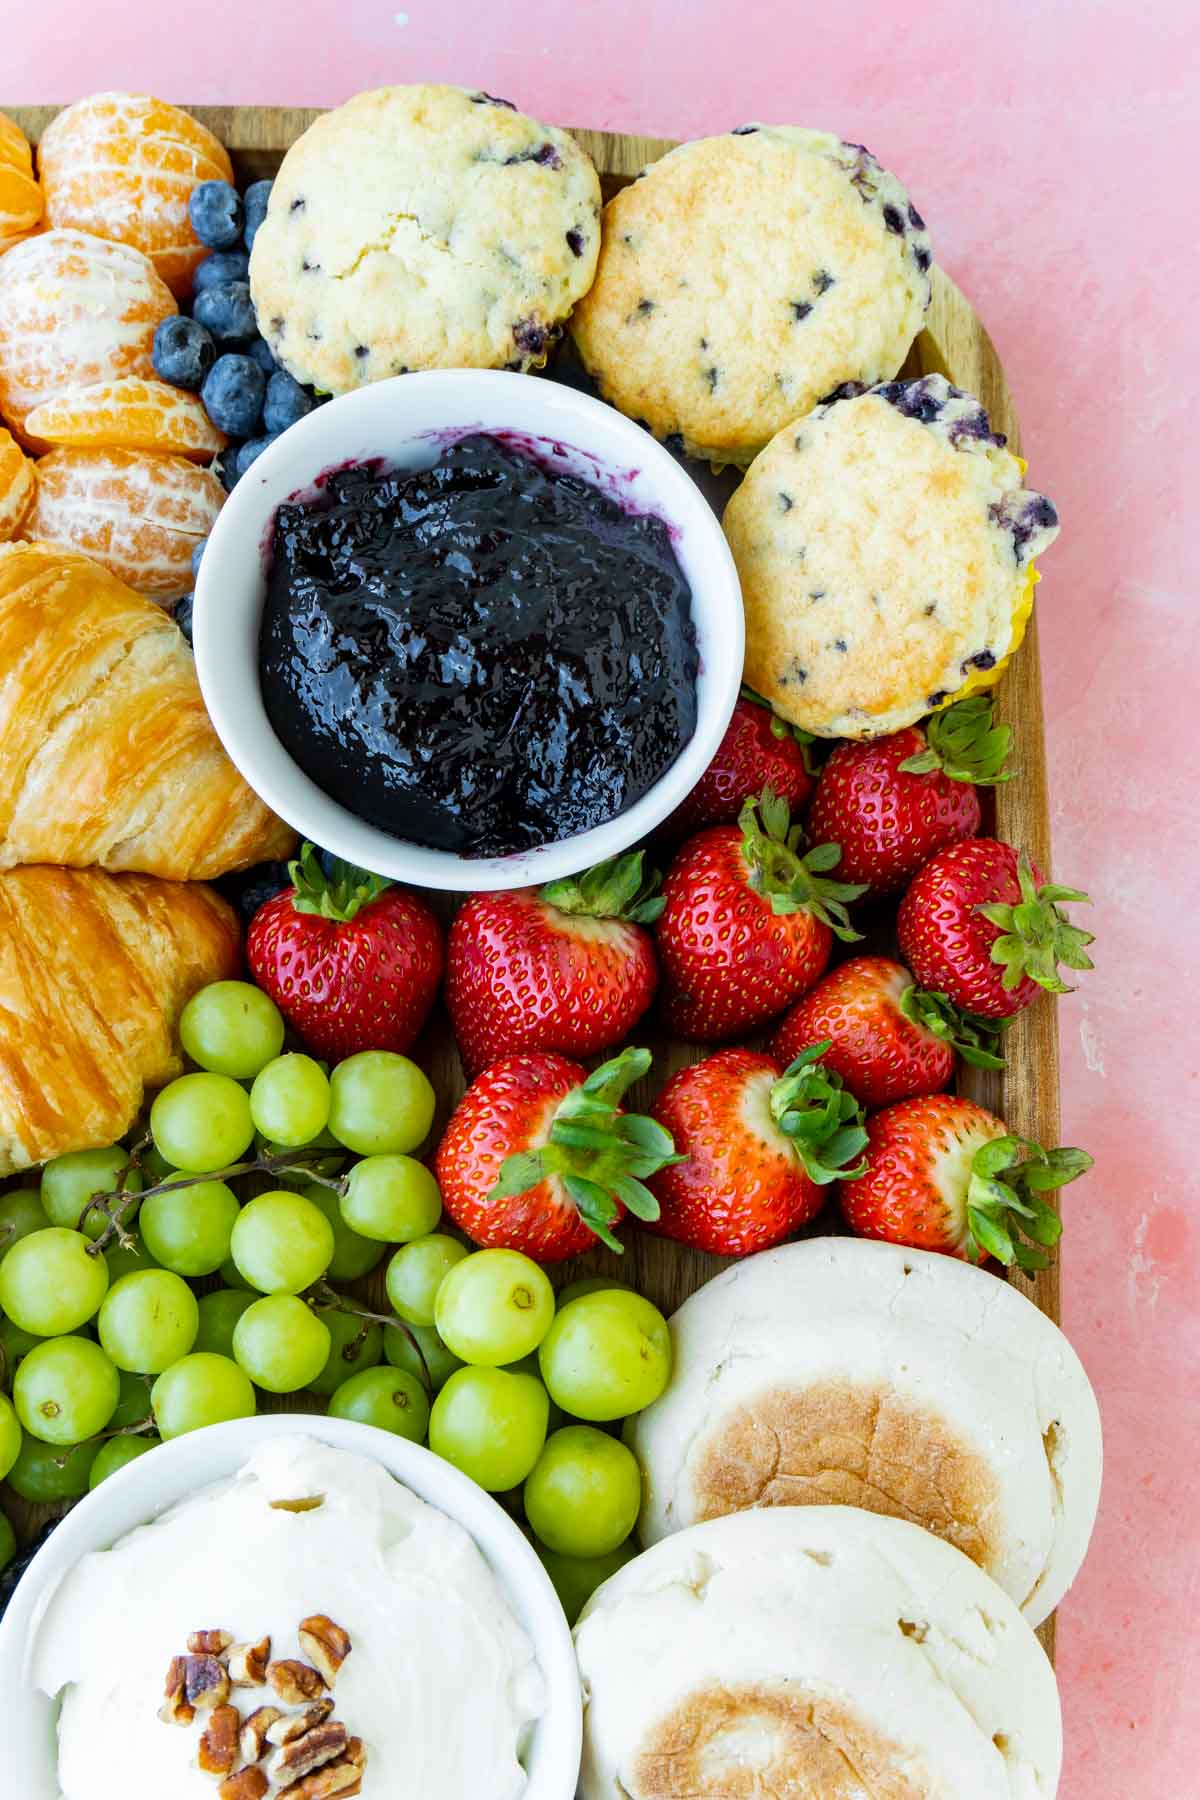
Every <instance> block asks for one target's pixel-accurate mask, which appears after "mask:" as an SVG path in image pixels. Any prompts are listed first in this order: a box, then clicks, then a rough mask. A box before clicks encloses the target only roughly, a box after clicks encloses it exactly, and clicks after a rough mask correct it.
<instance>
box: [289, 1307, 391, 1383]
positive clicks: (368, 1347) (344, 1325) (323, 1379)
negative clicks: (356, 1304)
mask: <svg viewBox="0 0 1200 1800" xmlns="http://www.w3.org/2000/svg"><path fill="white" fill-rule="evenodd" d="M320 1317H321V1319H322V1320H323V1321H324V1323H325V1325H326V1327H327V1328H328V1331H329V1355H328V1356H327V1357H326V1358H325V1366H324V1368H322V1369H319V1370H318V1371H317V1373H316V1374H315V1375H314V1376H313V1378H312V1380H311V1381H310V1382H309V1384H308V1385H309V1387H310V1388H311V1389H312V1391H313V1393H314V1394H324V1395H325V1397H326V1398H327V1399H328V1397H329V1395H330V1394H332V1393H333V1391H334V1389H335V1388H338V1387H340V1386H341V1385H342V1383H343V1382H344V1381H347V1380H348V1379H349V1377H350V1376H351V1375H358V1374H361V1372H362V1371H363V1370H364V1369H373V1368H374V1367H375V1365H376V1363H377V1362H378V1361H379V1360H380V1358H381V1357H382V1355H383V1327H382V1326H381V1325H376V1324H375V1323H374V1321H373V1320H371V1319H364V1318H362V1317H361V1315H360V1314H358V1313H349V1312H339V1311H338V1310H337V1309H336V1308H335V1307H332V1306H330V1307H326V1308H324V1309H323V1310H322V1312H321V1314H320ZM396 1335H397V1336H399V1333H397V1334H396Z"/></svg>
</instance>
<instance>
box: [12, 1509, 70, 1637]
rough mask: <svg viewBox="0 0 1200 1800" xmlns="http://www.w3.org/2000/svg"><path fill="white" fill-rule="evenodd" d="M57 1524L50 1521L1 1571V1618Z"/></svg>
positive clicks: (56, 1521)
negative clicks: (18, 1585)
mask: <svg viewBox="0 0 1200 1800" xmlns="http://www.w3.org/2000/svg"><path fill="white" fill-rule="evenodd" d="M57 1524H58V1520H57V1519H48V1520H47V1521H46V1523H45V1524H44V1525H43V1526H42V1528H41V1530H40V1531H38V1532H37V1533H35V1535H34V1536H33V1537H31V1538H30V1540H29V1542H28V1543H27V1544H26V1545H24V1546H23V1548H22V1549H20V1550H19V1551H18V1552H17V1554H16V1555H15V1556H14V1557H13V1559H12V1561H11V1562H10V1563H8V1564H7V1565H6V1566H5V1568H4V1569H3V1570H0V1618H3V1617H4V1611H5V1608H6V1607H7V1605H8V1603H9V1601H10V1600H11V1599H12V1597H13V1595H14V1594H15V1593H16V1590H17V1583H18V1581H20V1579H21V1577H22V1575H24V1573H25V1571H26V1569H27V1568H28V1567H29V1565H30V1563H31V1562H32V1561H33V1559H34V1557H35V1556H36V1555H37V1553H38V1551H39V1550H40V1549H41V1547H42V1545H43V1544H44V1543H45V1542H46V1539H47V1538H48V1537H49V1536H50V1534H51V1532H52V1531H53V1530H54V1529H55V1527H56V1526H57Z"/></svg>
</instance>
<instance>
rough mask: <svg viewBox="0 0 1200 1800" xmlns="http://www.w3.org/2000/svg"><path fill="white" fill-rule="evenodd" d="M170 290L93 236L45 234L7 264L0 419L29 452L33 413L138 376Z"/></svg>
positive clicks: (2, 283) (0, 307) (0, 275)
mask: <svg viewBox="0 0 1200 1800" xmlns="http://www.w3.org/2000/svg"><path fill="white" fill-rule="evenodd" d="M176 310H177V309H176V305H175V301H174V299H173V297H172V295H171V291H170V289H169V288H167V287H166V286H165V285H164V284H163V282H161V281H160V280H159V278H158V276H157V275H156V273H155V271H154V265H153V263H151V261H150V260H149V258H148V257H145V256H143V255H142V253H141V251H140V250H131V249H130V248H129V246H128V245H126V244H110V243H106V242H105V241H104V239H103V238H98V237H91V236H89V234H88V233H87V232H86V231H44V232H41V233H39V234H38V235H37V236H35V237H30V238H27V239H26V241H25V242H24V243H23V244H18V245H17V246H16V248H15V249H13V250H10V251H9V252H8V255H7V256H5V257H0V414H3V417H4V420H5V423H6V424H7V425H8V426H9V428H10V430H11V431H12V432H13V433H14V434H15V435H16V437H17V438H18V439H20V440H21V441H22V442H23V443H25V444H26V445H27V446H28V447H29V448H31V449H44V448H45V444H44V443H42V442H39V441H38V440H37V439H36V437H34V436H32V435H31V434H29V433H27V432H26V431H25V419H26V417H27V415H28V414H29V413H31V412H32V411H33V410H34V409H35V407H38V406H41V405H42V404H43V403H44V402H45V401H47V400H52V399H53V398H54V397H55V396H56V395H57V394H60V393H62V391H63V390H64V389H65V388H77V387H90V386H92V385H93V383H95V382H101V381H114V380H119V379H120V378H121V377H122V376H127V375H141V376H144V377H145V378H146V380H147V381H152V380H153V379H154V363H153V361H152V360H151V350H152V349H153V345H154V331H155V327H156V326H157V325H158V323H159V321H160V320H161V319H166V318H169V317H170V316H171V315H172V314H173V313H174V312H175V311H176Z"/></svg>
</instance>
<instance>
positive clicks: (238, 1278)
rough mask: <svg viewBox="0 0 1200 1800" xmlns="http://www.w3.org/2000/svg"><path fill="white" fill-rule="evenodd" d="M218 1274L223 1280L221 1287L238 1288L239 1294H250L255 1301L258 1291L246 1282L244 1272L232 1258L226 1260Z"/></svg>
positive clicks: (228, 1257)
mask: <svg viewBox="0 0 1200 1800" xmlns="http://www.w3.org/2000/svg"><path fill="white" fill-rule="evenodd" d="M231 1241H232V1240H231ZM217 1274H218V1275H219V1276H220V1278H221V1285H222V1286H223V1287H227V1288H236V1289H237V1291H238V1292H239V1293H243V1294H249V1296H250V1298H251V1299H252V1300H253V1298H254V1296H255V1294H256V1292H257V1291H258V1290H257V1289H256V1288H253V1287H251V1285H250V1283H249V1282H248V1281H247V1280H246V1277H245V1276H244V1275H243V1274H242V1271H241V1270H240V1269H239V1268H238V1266H237V1264H236V1263H235V1262H234V1260H233V1258H232V1256H227V1257H226V1258H225V1261H224V1262H223V1263H222V1264H221V1266H220V1268H219V1269H218V1270H217Z"/></svg>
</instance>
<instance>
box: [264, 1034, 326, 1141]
mask: <svg viewBox="0 0 1200 1800" xmlns="http://www.w3.org/2000/svg"><path fill="white" fill-rule="evenodd" d="M250 1117H251V1118H252V1119H253V1120H254V1128H255V1130H256V1131H261V1132H262V1135H263V1136H264V1138H268V1139H269V1140H270V1141H271V1143H272V1144H276V1145H278V1146H279V1147H280V1148H281V1149H292V1148H295V1147H298V1146H299V1145H301V1144H309V1143H311V1142H312V1140H313V1138H315V1137H318V1136H319V1135H320V1133H321V1132H322V1131H324V1129H325V1127H326V1125H327V1124H328V1123H329V1077H328V1075H326V1073H325V1071H324V1069H323V1068H322V1067H321V1065H320V1063H319V1062H315V1061H314V1060H313V1058H312V1057H311V1056H301V1055H299V1054H292V1055H288V1056H277V1057H276V1058H275V1060H274V1062H269V1063H268V1064H267V1066H266V1068H265V1069H260V1070H259V1072H258V1074H257V1075H256V1076H255V1077H254V1086H253V1087H252V1088H251V1089H250Z"/></svg>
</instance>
